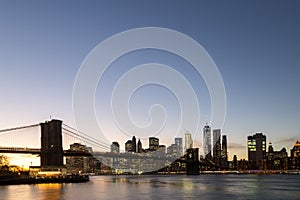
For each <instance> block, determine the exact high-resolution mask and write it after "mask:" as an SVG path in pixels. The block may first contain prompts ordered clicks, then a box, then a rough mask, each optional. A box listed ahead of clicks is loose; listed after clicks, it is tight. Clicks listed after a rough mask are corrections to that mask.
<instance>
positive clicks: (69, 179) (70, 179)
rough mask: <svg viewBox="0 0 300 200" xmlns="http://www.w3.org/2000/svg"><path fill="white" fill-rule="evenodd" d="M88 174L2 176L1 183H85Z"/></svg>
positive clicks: (87, 179)
mask: <svg viewBox="0 0 300 200" xmlns="http://www.w3.org/2000/svg"><path fill="white" fill-rule="evenodd" d="M88 181H89V176H88V175H68V176H63V177H30V176H3V177H1V176H0V185H22V184H42V183H85V182H88Z"/></svg>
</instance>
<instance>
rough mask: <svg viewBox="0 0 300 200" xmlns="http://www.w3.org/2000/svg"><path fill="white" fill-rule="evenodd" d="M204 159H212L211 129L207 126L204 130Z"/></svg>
mask: <svg viewBox="0 0 300 200" xmlns="http://www.w3.org/2000/svg"><path fill="white" fill-rule="evenodd" d="M203 153H204V158H211V128H210V126H208V125H207V124H206V125H205V126H204V128H203Z"/></svg>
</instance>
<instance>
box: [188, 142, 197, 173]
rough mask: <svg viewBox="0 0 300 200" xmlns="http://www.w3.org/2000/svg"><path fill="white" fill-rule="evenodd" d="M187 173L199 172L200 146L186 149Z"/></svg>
mask: <svg viewBox="0 0 300 200" xmlns="http://www.w3.org/2000/svg"><path fill="white" fill-rule="evenodd" d="M185 158H186V174H187V175H198V174H199V148H190V149H187V150H186V155H185Z"/></svg>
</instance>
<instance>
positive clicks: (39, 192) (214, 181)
mask: <svg viewBox="0 0 300 200" xmlns="http://www.w3.org/2000/svg"><path fill="white" fill-rule="evenodd" d="M299 184H300V175H249V174H248V175H233V174H227V175H199V176H186V175H173V176H168V175H164V176H152V175H144V176H92V177H91V178H90V181H89V182H87V183H76V184H75V183H69V184H36V185H9V186H0V199H1V200H2V199H3V200H32V199H35V200H36V199H37V200H58V199H61V200H63V199H64V200H68V199H71V200H75V199H87V200H92V199H123V200H125V199H221V200H224V199H300V187H299Z"/></svg>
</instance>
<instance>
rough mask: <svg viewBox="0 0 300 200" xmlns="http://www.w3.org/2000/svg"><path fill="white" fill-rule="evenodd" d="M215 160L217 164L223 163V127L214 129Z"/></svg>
mask: <svg viewBox="0 0 300 200" xmlns="http://www.w3.org/2000/svg"><path fill="white" fill-rule="evenodd" d="M213 160H214V162H215V163H216V164H217V165H220V164H221V129H215V130H213Z"/></svg>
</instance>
